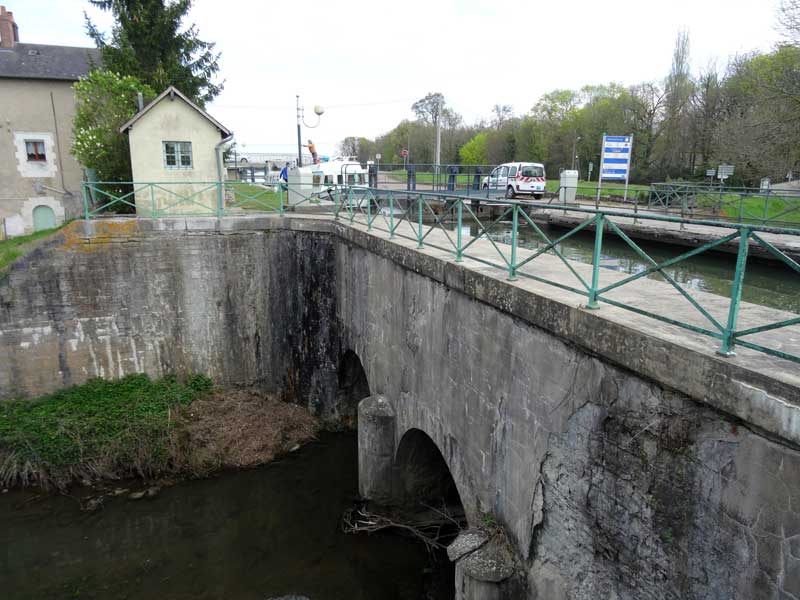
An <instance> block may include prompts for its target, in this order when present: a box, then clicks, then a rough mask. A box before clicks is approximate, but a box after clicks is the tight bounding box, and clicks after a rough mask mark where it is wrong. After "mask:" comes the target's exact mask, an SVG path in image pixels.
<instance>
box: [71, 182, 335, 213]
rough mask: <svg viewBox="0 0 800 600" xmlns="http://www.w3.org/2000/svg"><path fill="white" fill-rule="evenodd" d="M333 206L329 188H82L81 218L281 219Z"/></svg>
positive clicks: (103, 185) (198, 185) (101, 184)
mask: <svg viewBox="0 0 800 600" xmlns="http://www.w3.org/2000/svg"><path fill="white" fill-rule="evenodd" d="M304 205H305V206H316V207H321V208H325V207H326V206H329V207H332V206H333V191H332V189H331V188H329V187H323V186H313V185H292V186H290V185H289V184H287V183H280V182H273V183H270V184H266V185H260V184H254V183H248V182H241V181H225V182H217V181H185V182H174V181H172V182H147V183H142V182H130V181H129V182H93V183H88V182H85V183H84V184H83V206H84V218H86V219H97V218H103V217H119V216H125V215H126V214H127V215H136V216H140V217H149V218H153V219H155V218H160V217H181V216H214V217H223V216H230V215H237V214H238V215H241V214H243V213H247V212H267V213H278V214H283V213H284V212H286V211H287V210H293V209H294V208H296V207H298V206H304Z"/></svg>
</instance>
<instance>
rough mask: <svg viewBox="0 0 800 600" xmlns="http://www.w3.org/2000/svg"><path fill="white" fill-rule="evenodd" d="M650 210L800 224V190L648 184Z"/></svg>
mask: <svg viewBox="0 0 800 600" xmlns="http://www.w3.org/2000/svg"><path fill="white" fill-rule="evenodd" d="M647 206H648V208H649V209H650V210H658V211H663V212H664V213H671V214H676V215H677V214H679V215H681V216H682V217H684V218H695V217H701V218H703V217H708V218H712V219H715V220H718V221H729V222H735V223H747V224H753V225H768V226H776V227H800V192H798V191H792V190H772V189H763V190H761V189H756V188H741V187H724V186H719V185H711V184H702V183H692V182H668V183H654V184H652V185H651V186H650V193H649V198H648V202H647Z"/></svg>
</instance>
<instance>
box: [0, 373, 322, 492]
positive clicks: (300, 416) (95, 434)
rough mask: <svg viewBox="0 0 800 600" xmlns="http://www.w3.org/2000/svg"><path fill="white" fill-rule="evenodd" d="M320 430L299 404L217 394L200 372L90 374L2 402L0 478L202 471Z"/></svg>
mask: <svg viewBox="0 0 800 600" xmlns="http://www.w3.org/2000/svg"><path fill="white" fill-rule="evenodd" d="M256 427H260V428H261V429H263V431H258V430H256ZM315 433H316V421H315V419H314V418H313V417H311V416H310V415H309V414H308V412H307V411H306V410H305V409H303V408H302V407H299V406H296V405H289V404H286V403H283V402H280V401H278V400H276V399H273V398H266V397H264V396H263V394H258V393H255V392H245V391H238V392H230V393H226V392H222V391H215V390H214V389H213V385H212V382H211V380H210V379H208V378H207V377H205V376H203V375H193V376H190V377H188V378H186V379H185V380H184V381H179V380H178V379H177V378H175V377H166V378H163V379H159V380H156V381H153V380H151V379H149V378H148V377H147V376H146V375H141V374H137V375H128V376H126V377H123V378H122V379H119V380H114V381H106V380H102V379H94V380H90V381H88V382H87V383H85V384H83V385H79V386H75V387H72V388H69V389H65V390H62V391H59V392H56V393H54V394H51V395H48V396H44V397H41V398H38V399H35V400H12V401H4V402H0V484H2V485H3V486H28V485H37V486H40V487H44V488H51V487H56V488H61V489H63V488H65V487H67V486H68V485H69V484H71V483H73V482H75V481H80V482H82V483H93V482H96V481H99V480H101V479H118V478H122V477H130V476H136V477H143V478H153V477H159V476H167V475H182V476H189V477H192V476H204V475H207V474H209V473H210V472H212V471H214V470H217V469H220V468H224V467H228V466H230V467H240V466H250V465H253V464H259V463H260V462H266V461H268V460H271V459H272V458H273V457H274V456H275V454H276V453H279V452H282V451H285V450H287V449H289V448H291V446H289V448H287V447H286V446H287V445H289V444H291V445H292V446H293V445H295V444H298V443H300V442H302V441H305V440H306V439H308V438H310V437H313V435H314V434H315Z"/></svg>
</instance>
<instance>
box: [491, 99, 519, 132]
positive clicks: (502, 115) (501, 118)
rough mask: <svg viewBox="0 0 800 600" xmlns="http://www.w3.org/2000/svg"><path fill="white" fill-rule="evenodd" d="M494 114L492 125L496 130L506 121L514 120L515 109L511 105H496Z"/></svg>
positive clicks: (493, 110)
mask: <svg viewBox="0 0 800 600" xmlns="http://www.w3.org/2000/svg"><path fill="white" fill-rule="evenodd" d="M492 112H493V113H494V118H493V119H492V125H494V127H495V129H500V128H501V127H503V124H504V123H505V122H506V121H509V120H511V119H513V118H514V109H513V107H512V106H511V105H510V104H495V105H494V106H493V107H492Z"/></svg>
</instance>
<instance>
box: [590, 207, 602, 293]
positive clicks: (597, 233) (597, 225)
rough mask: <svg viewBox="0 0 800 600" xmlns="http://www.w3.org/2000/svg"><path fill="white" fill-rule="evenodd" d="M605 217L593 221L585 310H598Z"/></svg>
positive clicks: (597, 217) (598, 217)
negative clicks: (590, 278)
mask: <svg viewBox="0 0 800 600" xmlns="http://www.w3.org/2000/svg"><path fill="white" fill-rule="evenodd" d="M604 226H605V216H604V215H603V213H600V214H598V215H597V216H596V217H595V221H594V252H592V288H591V289H590V290H589V303H588V304H587V305H586V308H600V305H599V304H598V303H597V290H598V289H600V253H601V252H602V250H603V227H604Z"/></svg>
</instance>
